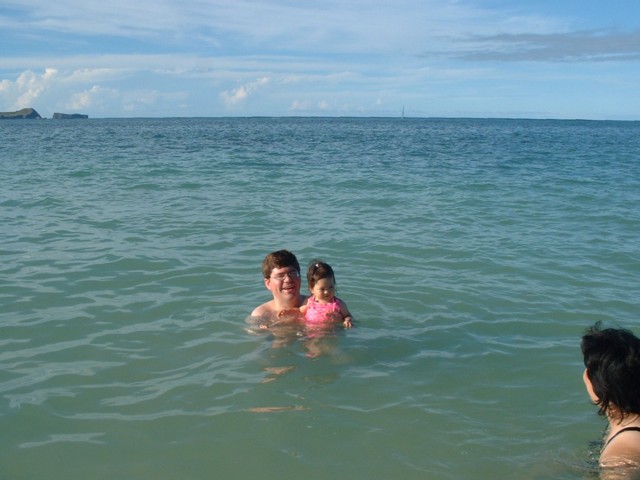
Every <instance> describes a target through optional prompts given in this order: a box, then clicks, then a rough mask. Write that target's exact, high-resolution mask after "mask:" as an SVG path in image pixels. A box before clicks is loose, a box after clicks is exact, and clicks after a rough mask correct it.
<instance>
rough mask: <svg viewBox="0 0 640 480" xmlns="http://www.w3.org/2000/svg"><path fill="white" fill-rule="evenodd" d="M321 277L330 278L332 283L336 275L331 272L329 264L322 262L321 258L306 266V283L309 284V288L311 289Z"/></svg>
mask: <svg viewBox="0 0 640 480" xmlns="http://www.w3.org/2000/svg"><path fill="white" fill-rule="evenodd" d="M323 278H331V279H332V280H333V283H335V282H336V276H335V274H334V273H333V268H331V265H329V264H328V263H325V262H323V261H322V260H313V261H312V262H311V263H310V264H309V267H308V268H307V283H308V284H309V289H310V290H313V287H315V285H316V282H317V281H318V280H322V279H323Z"/></svg>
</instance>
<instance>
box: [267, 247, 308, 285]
mask: <svg viewBox="0 0 640 480" xmlns="http://www.w3.org/2000/svg"><path fill="white" fill-rule="evenodd" d="M284 267H293V268H295V269H296V271H297V272H298V274H300V264H299V263H298V259H297V258H296V256H295V255H294V254H293V253H291V252H290V251H289V250H278V251H276V252H271V253H270V254H268V255H267V256H266V257H264V260H263V261H262V275H263V276H264V278H269V277H270V276H271V272H272V271H273V269H274V268H284Z"/></svg>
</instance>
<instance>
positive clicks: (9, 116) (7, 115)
mask: <svg viewBox="0 0 640 480" xmlns="http://www.w3.org/2000/svg"><path fill="white" fill-rule="evenodd" d="M22 118H27V119H40V118H42V117H41V116H40V114H39V113H38V112H36V111H35V110H34V109H33V108H23V109H22V110H18V111H17V112H0V119H2V120H16V119H22Z"/></svg>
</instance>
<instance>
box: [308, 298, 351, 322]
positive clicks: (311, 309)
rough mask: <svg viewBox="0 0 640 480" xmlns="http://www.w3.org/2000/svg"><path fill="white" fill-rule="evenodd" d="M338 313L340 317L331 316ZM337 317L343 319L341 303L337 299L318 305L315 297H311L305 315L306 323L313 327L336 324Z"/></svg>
mask: <svg viewBox="0 0 640 480" xmlns="http://www.w3.org/2000/svg"><path fill="white" fill-rule="evenodd" d="M333 313H337V314H338V315H331V314H333ZM336 316H337V317H338V318H341V317H342V316H341V315H340V303H339V302H338V299H337V298H336V297H333V301H331V303H327V304H321V303H318V302H317V301H316V299H315V297H313V296H312V297H309V300H308V301H307V313H306V315H305V323H306V324H307V325H311V326H320V325H326V324H330V323H333V322H335V319H336Z"/></svg>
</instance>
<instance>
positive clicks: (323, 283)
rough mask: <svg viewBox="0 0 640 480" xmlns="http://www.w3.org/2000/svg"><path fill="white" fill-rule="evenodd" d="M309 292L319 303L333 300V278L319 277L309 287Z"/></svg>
mask: <svg viewBox="0 0 640 480" xmlns="http://www.w3.org/2000/svg"><path fill="white" fill-rule="evenodd" d="M311 293H313V296H314V297H315V298H316V300H317V301H318V302H320V303H328V302H330V301H331V300H333V296H334V295H335V293H336V285H335V283H334V281H333V278H321V279H320V280H318V281H317V282H316V284H315V285H314V286H313V288H312V289H311Z"/></svg>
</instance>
